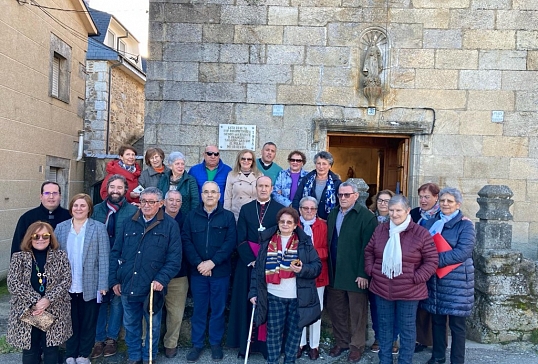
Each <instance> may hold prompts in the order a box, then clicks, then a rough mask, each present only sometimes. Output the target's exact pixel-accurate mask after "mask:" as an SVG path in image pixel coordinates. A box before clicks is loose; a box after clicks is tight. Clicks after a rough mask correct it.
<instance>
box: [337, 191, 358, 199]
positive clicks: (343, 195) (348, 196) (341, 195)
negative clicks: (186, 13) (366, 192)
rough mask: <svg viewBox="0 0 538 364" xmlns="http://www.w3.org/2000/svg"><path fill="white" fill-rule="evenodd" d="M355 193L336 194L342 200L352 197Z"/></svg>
mask: <svg viewBox="0 0 538 364" xmlns="http://www.w3.org/2000/svg"><path fill="white" fill-rule="evenodd" d="M355 193H356V192H351V193H339V194H338V198H342V197H344V198H350V197H351V195H354V194H355Z"/></svg>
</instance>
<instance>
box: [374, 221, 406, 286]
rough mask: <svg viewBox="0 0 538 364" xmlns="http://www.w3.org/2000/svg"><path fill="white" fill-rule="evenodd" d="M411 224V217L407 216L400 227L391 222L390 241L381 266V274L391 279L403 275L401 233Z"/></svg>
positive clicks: (384, 251) (386, 246)
mask: <svg viewBox="0 0 538 364" xmlns="http://www.w3.org/2000/svg"><path fill="white" fill-rule="evenodd" d="M410 222H411V215H407V218H406V219H405V221H404V222H402V223H401V224H400V225H394V223H393V222H392V220H391V221H390V230H389V240H388V241H387V245H385V250H383V263H382V265H381V273H383V274H384V275H386V276H387V277H388V278H389V279H392V278H394V277H397V276H399V275H400V274H402V246H401V245H400V233H401V232H402V231H404V230H405V229H407V226H409V223H410Z"/></svg>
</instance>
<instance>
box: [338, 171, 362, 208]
mask: <svg viewBox="0 0 538 364" xmlns="http://www.w3.org/2000/svg"><path fill="white" fill-rule="evenodd" d="M346 182H351V183H353V184H354V185H355V186H357V189H358V190H359V202H360V203H361V205H363V206H366V200H367V199H368V189H369V188H370V186H368V184H367V183H366V182H364V180H363V179H362V178H348V179H347V180H346ZM337 192H338V191H337ZM366 207H368V206H366Z"/></svg>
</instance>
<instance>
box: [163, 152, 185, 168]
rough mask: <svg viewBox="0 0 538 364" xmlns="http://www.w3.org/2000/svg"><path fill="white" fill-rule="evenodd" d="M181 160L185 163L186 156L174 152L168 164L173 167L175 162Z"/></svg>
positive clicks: (169, 157) (169, 156) (170, 155)
mask: <svg viewBox="0 0 538 364" xmlns="http://www.w3.org/2000/svg"><path fill="white" fill-rule="evenodd" d="M178 159H181V160H183V161H184V162H185V155H184V154H183V153H181V152H172V153H170V154H169V155H168V159H167V160H166V161H167V164H168V165H169V166H171V165H172V164H174V162H175V161H177V160H178Z"/></svg>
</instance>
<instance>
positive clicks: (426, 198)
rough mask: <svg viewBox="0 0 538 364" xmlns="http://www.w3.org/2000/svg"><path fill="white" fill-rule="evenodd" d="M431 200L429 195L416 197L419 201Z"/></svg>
mask: <svg viewBox="0 0 538 364" xmlns="http://www.w3.org/2000/svg"><path fill="white" fill-rule="evenodd" d="M431 198H432V196H431V195H424V196H421V195H418V199H419V200H430V199H431Z"/></svg>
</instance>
